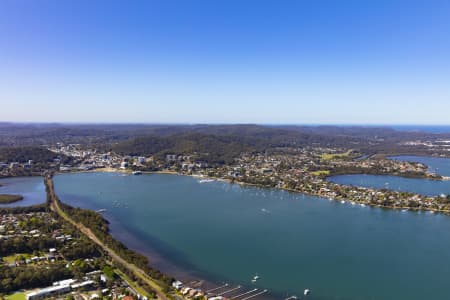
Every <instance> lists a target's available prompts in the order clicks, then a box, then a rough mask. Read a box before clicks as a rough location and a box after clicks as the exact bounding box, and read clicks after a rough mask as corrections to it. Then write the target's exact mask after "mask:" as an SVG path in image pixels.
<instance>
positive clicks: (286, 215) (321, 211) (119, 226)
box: [55, 173, 450, 300]
mask: <svg viewBox="0 0 450 300" xmlns="http://www.w3.org/2000/svg"><path fill="white" fill-rule="evenodd" d="M55 188H56V191H57V193H58V195H59V197H60V198H61V199H62V201H65V202H67V203H69V204H71V205H74V206H81V207H85V208H90V209H101V208H106V209H107V212H106V217H107V218H108V219H109V220H112V224H113V225H114V226H113V227H114V228H113V231H112V233H113V235H115V236H117V237H119V238H120V239H121V240H122V241H124V242H126V243H127V242H128V241H131V244H132V245H133V246H134V247H137V248H140V249H143V248H145V249H150V250H148V251H150V252H157V253H159V254H160V256H161V257H162V259H163V260H165V261H167V262H168V263H167V264H168V265H169V264H172V265H177V266H178V267H180V268H182V269H184V270H186V272H190V273H192V272H194V273H196V274H200V275H201V276H204V277H207V278H210V279H212V280H215V281H216V282H219V281H222V280H223V281H228V282H230V281H234V282H238V283H244V284H250V280H251V278H252V277H253V275H254V274H255V273H258V275H260V276H261V280H260V281H258V282H257V287H260V288H268V289H270V291H271V293H272V295H274V296H275V298H278V299H280V298H284V297H285V295H286V293H287V292H289V293H290V294H293V293H294V294H297V295H300V294H301V293H302V291H303V289H305V288H310V289H311V290H312V291H313V294H312V295H311V297H310V298H309V299H323V300H325V299H326V300H329V299H336V300H337V299H339V300H343V299H346V300H347V299H348V300H350V299H352V300H353V299H361V300H369V299H377V300H378V299H396V300H398V299H408V300H415V299H417V300H419V299H420V300H423V299H448V298H449V297H450V288H449V287H448V278H450V251H449V250H448V249H450V234H449V232H450V217H448V216H445V215H440V214H437V215H432V214H428V213H414V212H401V211H397V210H383V209H379V208H369V207H365V208H362V207H360V206H351V205H349V204H341V203H340V202H335V201H329V200H326V199H323V198H318V197H310V196H303V195H300V194H291V193H287V192H283V191H279V190H266V189H258V188H249V187H241V186H239V185H232V184H228V183H223V182H212V183H203V184H200V183H199V182H198V180H197V179H195V178H191V177H184V176H174V175H160V174H159V175H142V176H121V175H120V174H108V173H79V174H64V175H58V176H56V177H55ZM157 263H158V264H159V265H160V266H164V265H165V264H164V263H161V262H160V261H159V259H158V260H157ZM277 295H278V296H277Z"/></svg>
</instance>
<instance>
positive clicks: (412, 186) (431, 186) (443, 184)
mask: <svg viewBox="0 0 450 300" xmlns="http://www.w3.org/2000/svg"><path fill="white" fill-rule="evenodd" d="M390 159H394V160H401V161H411V162H418V163H422V164H424V165H427V166H428V168H429V170H430V171H431V172H435V173H437V174H439V175H442V176H450V159H448V158H440V157H426V156H392V157H390ZM328 180H330V181H332V182H335V183H339V184H344V185H353V186H362V187H368V188H376V189H383V188H384V189H390V190H395V191H402V192H412V193H417V194H422V195H427V196H438V195H441V194H444V195H450V181H449V180H442V181H441V180H431V179H423V178H405V177H400V176H390V175H367V174H348V175H337V176H331V177H328Z"/></svg>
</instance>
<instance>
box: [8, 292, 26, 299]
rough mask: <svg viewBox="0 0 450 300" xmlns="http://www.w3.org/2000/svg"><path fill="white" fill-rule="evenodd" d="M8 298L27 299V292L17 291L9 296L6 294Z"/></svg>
mask: <svg viewBox="0 0 450 300" xmlns="http://www.w3.org/2000/svg"><path fill="white" fill-rule="evenodd" d="M6 299H7V300H25V299H26V297H25V293H15V294H12V295H9V296H6Z"/></svg>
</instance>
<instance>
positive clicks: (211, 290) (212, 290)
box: [206, 283, 228, 293]
mask: <svg viewBox="0 0 450 300" xmlns="http://www.w3.org/2000/svg"><path fill="white" fill-rule="evenodd" d="M227 286H228V283H225V284H224V285H221V286H219V287H216V288H213V289H210V290H207V291H206V293H212V292H214V291H217V290H220V289H223V288H224V287H227Z"/></svg>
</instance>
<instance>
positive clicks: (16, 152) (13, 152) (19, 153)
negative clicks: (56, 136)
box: [0, 147, 70, 164]
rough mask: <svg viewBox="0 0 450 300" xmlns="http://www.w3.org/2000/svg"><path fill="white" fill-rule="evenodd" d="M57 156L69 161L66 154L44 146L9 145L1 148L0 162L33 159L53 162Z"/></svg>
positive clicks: (42, 162)
mask: <svg viewBox="0 0 450 300" xmlns="http://www.w3.org/2000/svg"><path fill="white" fill-rule="evenodd" d="M56 158H62V160H63V161H69V160H70V159H69V158H68V157H66V156H61V155H59V154H56V153H53V152H51V151H49V150H47V149H45V148H42V147H8V148H0V162H5V163H10V162H19V163H26V162H28V161H29V160H32V161H33V163H41V164H46V163H51V162H53V161H54V159H56Z"/></svg>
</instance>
